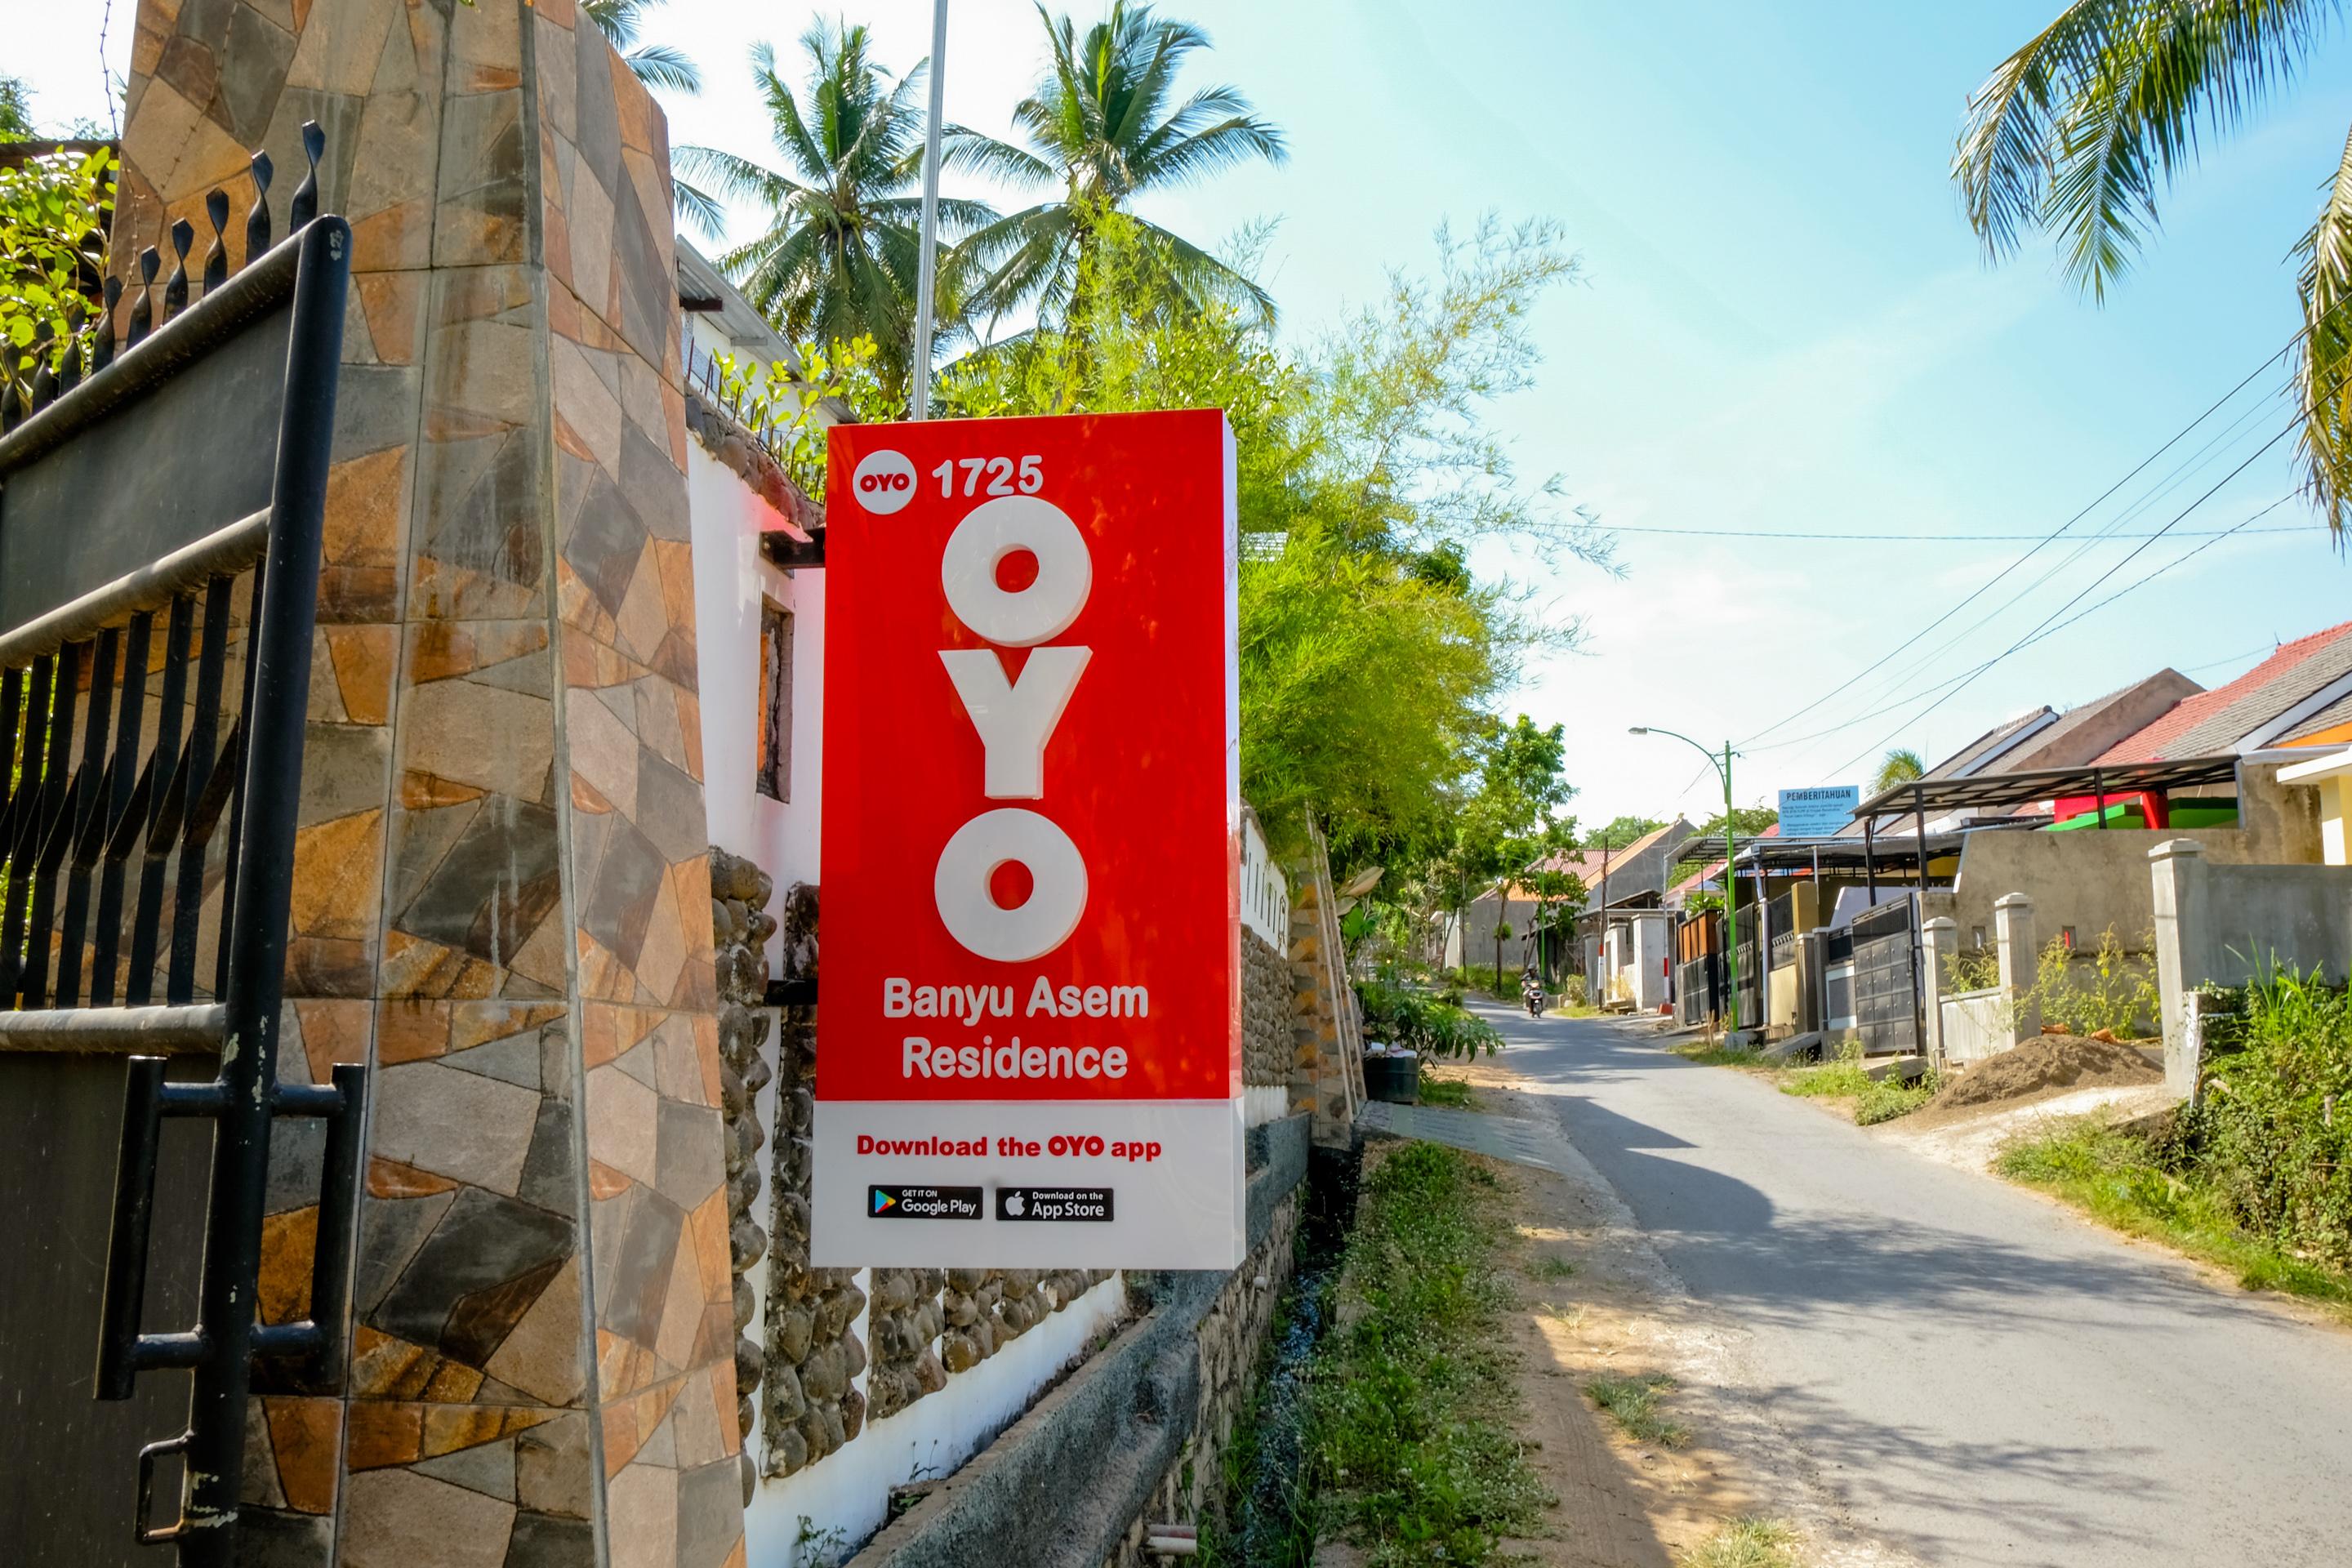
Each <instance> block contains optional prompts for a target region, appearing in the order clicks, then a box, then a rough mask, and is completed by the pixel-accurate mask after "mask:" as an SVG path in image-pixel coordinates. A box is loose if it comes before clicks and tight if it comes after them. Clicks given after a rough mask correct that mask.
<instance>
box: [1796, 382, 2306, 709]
mask: <svg viewBox="0 0 2352 1568" xmlns="http://www.w3.org/2000/svg"><path fill="white" fill-rule="evenodd" d="M2263 406H2264V405H2263V404H2262V403H2256V404H2254V405H2252V407H2250V408H2248V409H2247V410H2246V411H2245V412H2244V413H2243V414H2241V415H2239V416H2237V417H2236V418H2235V419H2233V420H2231V422H2230V424H2229V426H2228V428H2226V429H2224V430H2223V431H2222V432H2221V434H2220V435H2218V436H2215V437H2211V438H2210V439H2209V440H2208V441H2207V442H2206V443H2205V444H2204V446H2202V447H2199V448H2198V450H2197V451H2196V453H2195V454H2193V455H2192V456H2190V457H2189V458H2185V459H2183V460H2182V461H2181V462H2180V463H2179V464H2178V465H2176V466H2175V467H2174V468H2173V469H2172V471H2171V472H2170V473H2168V474H2167V475H2166V476H2165V477H2164V478H2163V479H2161V480H2159V481H2158V483H2157V484H2156V486H2155V487H2154V488H2153V489H2149V490H2147V492H2146V493H2144V494H2142V495H2141V496H2140V497H2139V499H2138V500H2135V501H2133V502H2132V503H2131V504H2130V505H2129V506H2126V508H2125V509H2124V510H2122V511H2121V512H2119V513H2117V514H2116V516H2115V517H2113V518H2110V519H2109V520H2108V521H2106V522H2105V523H2103V524H2102V525H2100V527H2099V528H2098V529H2097V530H2096V531H2094V532H2093V533H2092V534H2090V535H2089V536H2088V537H2086V538H2078V539H2077V541H2076V542H2075V544H2074V548H2073V549H2072V550H2070V551H2068V552H2066V554H2065V555H2064V556H2063V558H2061V559H2060V560H2058V561H2057V562H2056V563H2053V564H2052V565H2050V566H2047V567H2044V568H2043V569H2042V573H2041V574H2040V575H2039V576H2037V577H2035V578H2034V579H2033V581H2032V582H2031V583H2028V584H2026V585H2025V586H2024V587H2022V588H2020V589H2018V590H2017V591H2015V592H2014V593H2012V594H2011V595H2009V597H2008V598H2006V599H2004V600H2003V601H2001V603H2000V604H1999V605H1995V606H1994V607H1993V608H1992V609H1990V610H1989V611H1987V612H1986V613H1985V614H1983V615H1981V616H1978V617H1977V618H1976V619H1975V620H1973V621H1971V622H1969V624H1968V625H1967V626H1963V627H1962V628H1960V629H1959V630H1958V631H1956V632H1954V633H1952V634H1951V635H1950V636H1949V637H1946V638H1944V640H1943V641H1941V642H1939V643H1937V645H1936V646H1935V647H1931V648H1929V649H1928V650H1927V651H1926V652H1925V653H1922V654H1919V655H1917V656H1916V657H1915V658H1913V659H1911V660H1910V662H1909V663H1908V664H1907V665H1906V667H1905V668H1902V669H1901V670H1899V671H1897V672H1895V673H1893V674H1890V675H1888V676H1886V677H1885V679H1883V681H1882V682H1881V683H1880V685H1879V688H1878V689H1879V694H1880V695H1881V696H1884V695H1885V694H1887V693H1889V692H1892V691H1895V689H1899V688H1902V687H1904V686H1906V685H1908V684H1909V683H1910V682H1911V681H1912V680H1914V679H1916V678H1917V677H1918V676H1919V675H1921V674H1922V673H1924V672H1925V671H1927V670H1928V669H1930V668H1934V667H1935V666H1936V663H1937V660H1938V659H1939V658H1942V656H1943V655H1944V654H1945V653H1947V652H1948V651H1949V650H1950V649H1952V648H1955V647H1959V646H1960V645H1962V644H1964V643H1967V642H1969V640H1970V639H1972V638H1973V637H1976V635H1977V634H1978V633H1979V632H1981V631H1983V630H1984V629H1985V628H1986V627H1987V626H1991V625H1992V624H1993V622H1995V621H1997V620H1999V619H2000V617H2001V616H2005V615H2007V614H2008V613H2009V612H2010V611H2011V609H2013V608H2015V607H2016V606H2017V605H2021V604H2022V603H2024V602H2025V600H2026V599H2028V598H2030V597H2031V596H2032V595H2034V594H2035V593H2038V592H2039V591H2040V590H2041V589H2042V587H2043V586H2044V585H2045V584H2048V583H2050V582H2052V581H2053V579H2055V578H2057V577H2058V576H2060V575H2062V574H2064V573H2065V572H2067V571H2068V570H2070V569H2071V568H2072V567H2073V566H2074V564H2075V563H2077V562H2079V561H2081V560H2083V559H2084V557H2085V556H2087V555H2089V554H2090V553H2091V552H2092V551H2093V550H2095V549H2096V548H2097V547H2098V546H2099V545H2100V544H2102V543H2105V542H2106V541H2107V540H2109V539H2113V538H2116V537H2118V536H2119V535H2120V531H2121V530H2122V528H2123V526H2124V524H2126V522H2129V521H2132V520H2133V519H2134V518H2136V517H2137V516H2139V515H2140V514H2141V513H2142V512H2144V511H2146V510H2148V509H2149V508H2150V507H2152V506H2154V505H2155V504H2156V503H2157V502H2158V501H2159V500H2163V499H2165V498H2166V497H2168V496H2170V495H2171V494H2173V493H2174V492H2175V491H2177V490H2179V489H2180V487H2181V485H2182V484H2183V483H2184V482H2185V481H2186V480H2187V479H2188V478H2189V476H2190V475H2191V474H2193V473H2195V472H2197V471H2198V470H2200V469H2201V468H2204V467H2205V466H2206V465H2207V463H2208V461H2209V460H2210V458H2211V456H2212V455H2213V454H2214V453H2215V452H2217V451H2219V450H2221V449H2224V448H2226V447H2229V446H2231V444H2233V443H2234V442H2235V441H2236V440H2237V438H2238V433H2239V432H2240V431H2241V430H2242V429H2243V428H2244V427H2245V426H2246V425H2247V424H2248V423H2249V422H2250V421H2252V420H2253V419H2254V418H2256V417H2257V416H2260V415H2261V414H2262V412H2263ZM2275 439H2276V437H2273V440H2275ZM2179 521H2180V519H2179V517H2175V518H2174V519H2172V522H2173V523H2178V522H2179ZM2167 526H2168V527H2169V526H2171V524H2168V525H2167ZM2137 537H2141V538H2146V539H2151V540H2152V539H2157V538H2160V537H2162V534H2161V533H2160V532H2159V533H2155V534H2147V535H2140V536H2137ZM2054 538H2055V536H2053V540H2054ZM2037 548H2038V547H2037ZM2027 553H2028V554H2029V555H2031V554H2032V553H2033V552H2032V551H2029V552H2027ZM2124 559H2125V560H2126V561H2128V560H2129V559H2130V556H2128V555H2126V557H2125V558H2124ZM2117 564H2118V565H2120V564H2121V563H2120V562H2119V563H2117ZM2092 585H2093V586H2094V587H2095V586H2096V585H2097V583H2096V582H2094V583H2093V584H2092ZM1929 689H1930V690H1933V689H1934V688H1929ZM1919 695H1922V694H1921V693H1918V692H1912V693H1910V694H1908V695H1906V696H1903V697H1897V698H1895V699H1894V700H1893V701H1892V702H1890V703H1888V704H1887V705H1886V706H1885V707H1881V708H1875V709H1873V710H1870V711H1869V712H1868V713H1865V714H1861V715H1857V716H1856V717H1855V718H1853V719H1850V720H1847V721H1845V722H1843V723H1842V724H1833V725H1832V726H1830V728H1829V729H1828V730H1827V731H1815V734H1816V735H1819V734H1823V733H1828V734H1834V733H1835V732H1836V731H1839V730H1842V729H1847V728H1850V727H1851V726H1853V725H1854V724H1857V723H1861V722H1863V721H1865V720H1867V719H1872V718H1875V717H1877V716H1878V715H1879V714H1881V713H1888V712H1892V711H1894V710H1895V709H1896V708H1899V707H1901V706H1903V705H1904V704H1905V703H1906V702H1909V701H1911V700H1914V699H1915V698H1916V697H1917V696H1919Z"/></svg>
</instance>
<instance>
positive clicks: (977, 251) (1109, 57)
mask: <svg viewBox="0 0 2352 1568" xmlns="http://www.w3.org/2000/svg"><path fill="white" fill-rule="evenodd" d="M1037 16H1038V18H1039V20H1041V21H1043V22H1044V23H1045V37H1046V42H1047V43H1048V45H1049V46H1050V47H1051V50H1052V56H1053V58H1052V64H1051V66H1050V68H1048V69H1047V71H1046V74H1045V77H1044V78H1043V79H1041V80H1040V81H1039V82H1038V84H1037V87H1036V90H1035V91H1034V92H1032V93H1031V94H1030V96H1028V97H1027V98H1024V99H1023V100H1021V102H1020V103H1019V104H1018V105H1017V106H1016V107H1015V108H1014V109H1013V122H1014V123H1015V124H1016V125H1018V126H1019V127H1020V128H1021V131H1022V132H1023V133H1024V136H1025V138H1026V139H1027V141H1028V143H1029V145H1028V147H1027V148H1026V149H1023V148H1019V147H1014V146H1012V145H1009V144H1008V143H1006V142H999V141H997V140H995V139H994V138H993V137H989V136H983V135H982V134H980V133H979V132H976V131H971V130H968V129H966V128H965V127H963V126H960V125H959V126H952V127H950V128H949V130H948V132H947V134H948V137H949V141H948V145H947V150H946V153H945V154H944V162H945V163H946V165H947V166H948V167H949V168H954V169H965V170H971V171H975V172H978V173H981V174H989V175H992V176H993V177H995V178H997V179H1001V180H1003V181H1005V182H1006V183H1008V184H1015V185H1033V186H1035V185H1043V186H1049V187H1058V194H1057V195H1054V196H1052V197H1049V198H1048V199H1046V200H1045V201H1042V202H1039V203H1038V204H1037V205H1034V206H1032V207H1028V208H1025V209H1024V210H1023V211H1020V212H1017V213H1013V214H1010V215H1008V216H1005V217H1003V218H1000V219H998V220H997V221H996V222H994V223H992V224H990V225H988V226H986V227H984V228H982V229H980V230H978V231H977V232H975V233H973V234H972V235H971V237H969V238H967V239H966V240H965V241H964V242H963V245H962V247H961V255H960V257H959V260H960V263H961V265H963V266H965V267H966V268H969V269H970V271H971V279H972V280H971V289H972V294H971V305H972V309H973V310H975V311H984V312H987V313H990V314H1000V313H1002V312H1003V311H1005V310H1010V309H1012V308H1013V307H1014V306H1017V305H1019V304H1021V303H1023V302H1024V301H1034V303H1035V304H1036V305H1037V307H1038V308H1039V310H1041V311H1044V312H1047V313H1053V312H1057V311H1061V310H1066V308H1067V306H1068V304H1069V300H1070V294H1071V290H1072V289H1073V288H1074V287H1075V286H1076V278H1077V274H1078V262H1079V258H1081V257H1082V256H1083V255H1085V254H1086V253H1087V247H1088V244H1089V239H1090V235H1091V231H1092V228H1093V226H1094V224H1095V222H1096V221H1097V215H1099V214H1101V213H1103V212H1107V211H1124V210H1125V209H1126V208H1127V207H1128V205H1129V202H1130V201H1131V200H1132V199H1133V198H1134V197H1135V196H1137V195H1141V194H1143V193H1145V192H1148V191H1154V190H1166V189H1170V188H1172V187H1174V186H1177V185H1181V184H1190V183H1191V182H1192V181H1194V180H1197V179H1200V178H1202V177H1203V176H1205V175H1208V174H1217V173H1220V172H1222V171H1223V170H1226V169H1230V168H1233V167H1234V166H1236V165H1238V164H1241V163H1247V162H1249V161H1250V160H1251V159H1254V158H1263V159H1265V161H1266V162H1268V163H1282V162H1284V161H1285V160H1286V159H1287V158H1288V157H1289V149H1288V147H1287V146H1286V143H1285V142H1284V141H1283V135H1282V132H1281V131H1280V130H1279V129H1278V128H1276V126H1275V125H1274V124H1272V123H1271V122H1270V121H1265V120H1263V119H1261V118H1259V117H1258V116H1257V115H1255V114H1253V113H1251V112H1250V105H1249V100H1247V99H1245V98H1244V97H1243V96H1242V94H1241V92H1240V91H1239V89H1234V88H1231V87H1207V88H1202V89H1199V90H1198V91H1196V92H1194V93H1193V94H1192V96H1191V97H1189V98H1186V99H1184V100H1181V102H1178V101H1175V89H1176V73H1177V71H1178V70H1179V69H1180V68H1181V67H1182V65H1183V63H1184V58H1185V57H1186V56H1188V55H1190V54H1192V52H1193V51H1194V50H1196V49H1202V48H1206V47H1208V44H1209V36H1208V34H1206V33H1204V32H1202V30H1201V29H1200V28H1198V27H1196V26H1192V24H1191V23H1189V22H1179V21H1174V20H1169V19H1163V18H1161V17H1160V16H1156V15H1154V14H1153V11H1152V8H1151V7H1150V5H1129V4H1128V3H1127V0H1116V3H1115V4H1114V5H1112V6H1111V9H1110V15H1109V16H1108V17H1106V18H1105V19H1104V20H1102V21H1100V22H1097V23H1096V24H1095V25H1094V26H1091V27H1089V28H1087V34H1086V37H1085V38H1084V39H1083V40H1081V39H1080V38H1079V37H1077V29H1076V26H1075V25H1074V24H1073V23H1072V22H1071V21H1070V19H1069V18H1068V17H1067V16H1064V17H1061V18H1058V19H1056V18H1055V17H1054V16H1049V15H1047V14H1046V11H1045V7H1044V6H1043V5H1039V6H1038V8H1037ZM1130 221H1132V222H1134V224H1135V226H1137V228H1139V230H1141V231H1142V233H1143V235H1144V237H1146V238H1147V239H1148V240H1149V241H1150V249H1151V250H1152V252H1153V253H1154V254H1156V255H1157V256H1158V257H1159V258H1160V259H1159V262H1158V265H1159V266H1160V267H1162V268H1165V269H1166V271H1167V273H1168V275H1169V278H1168V280H1169V281H1170V282H1171V284H1173V285H1174V286H1175V288H1176V289H1177V291H1178V292H1179V293H1180V294H1181V296H1183V297H1184V298H1186V299H1188V300H1192V301H1193V302H1194V303H1200V302H1202V301H1204V300H1208V299H1211V298H1217V297H1230V298H1236V299H1244V300H1248V301H1249V303H1250V305H1251V306H1252V307H1253V308H1254V309H1255V310H1256V311H1257V312H1258V313H1259V314H1260V315H1261V316H1262V317H1263V318H1264V319H1265V320H1266V321H1272V320H1273V318H1274V300H1273V298H1272V297H1271V296H1269V295H1268V294H1267V293H1266V292H1265V289H1261V288H1259V287H1258V286H1257V285H1256V284H1255V283H1253V282H1251V281H1250V280H1249V279H1246V278H1244V277H1243V276H1242V275H1241V274H1240V273H1238V272H1235V271H1234V269H1233V268H1230V267H1227V266H1226V265H1225V264H1224V263H1223V262H1222V261H1219V260H1218V259H1217V258H1215V257H1213V256H1211V255H1210V254H1209V253H1208V252H1207V251H1205V250H1202V249H1201V248H1200V247H1198V246H1196V245H1193V244H1192V243H1191V242H1190V241H1188V240H1185V239H1181V238H1180V237H1177V236H1175V235H1173V234H1171V233H1169V232H1168V231H1167V230H1165V229H1163V228H1160V227H1159V226H1157V225H1154V224H1150V223H1146V222H1144V221H1143V220H1141V219H1131V220H1130Z"/></svg>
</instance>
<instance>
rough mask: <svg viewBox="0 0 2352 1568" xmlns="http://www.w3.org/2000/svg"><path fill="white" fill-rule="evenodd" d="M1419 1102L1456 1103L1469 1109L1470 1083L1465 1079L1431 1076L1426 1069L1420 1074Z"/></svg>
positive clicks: (1424, 1103)
mask: <svg viewBox="0 0 2352 1568" xmlns="http://www.w3.org/2000/svg"><path fill="white" fill-rule="evenodd" d="M1421 1102H1422V1103H1423V1105H1458V1106H1460V1107H1461V1108H1462V1109H1463V1110H1469V1109H1470V1084H1469V1081H1468V1080H1467V1079H1458V1078H1433V1077H1431V1076H1430V1074H1429V1072H1428V1071H1427V1070H1426V1069H1423V1072H1422V1075H1421Z"/></svg>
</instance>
